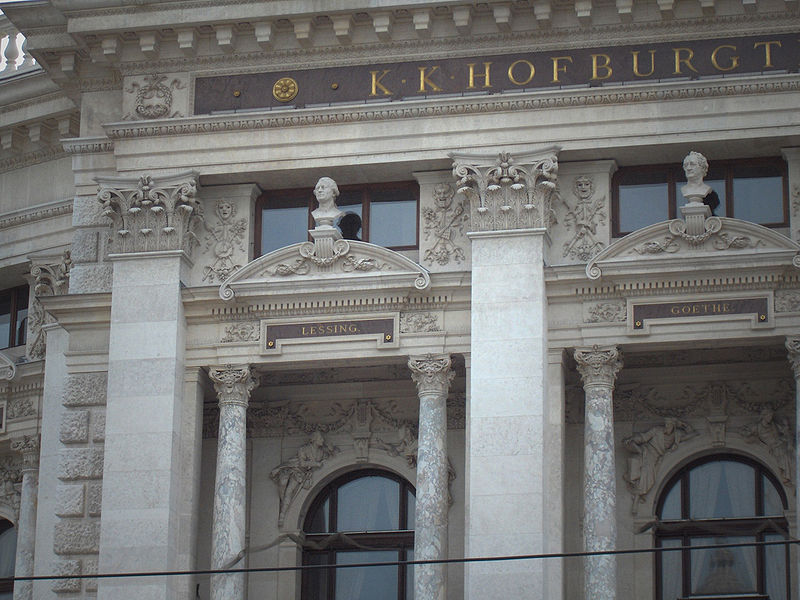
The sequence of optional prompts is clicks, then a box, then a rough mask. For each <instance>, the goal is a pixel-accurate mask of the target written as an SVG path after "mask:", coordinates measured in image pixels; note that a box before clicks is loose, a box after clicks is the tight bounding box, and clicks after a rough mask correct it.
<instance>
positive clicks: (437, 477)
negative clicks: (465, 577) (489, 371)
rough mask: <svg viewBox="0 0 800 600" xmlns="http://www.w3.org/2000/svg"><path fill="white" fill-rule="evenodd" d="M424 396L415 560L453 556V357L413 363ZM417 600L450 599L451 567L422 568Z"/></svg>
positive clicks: (418, 574) (417, 580) (430, 357)
mask: <svg viewBox="0 0 800 600" xmlns="http://www.w3.org/2000/svg"><path fill="white" fill-rule="evenodd" d="M408 365H409V368H410V369H411V372H412V377H413V378H414V381H415V382H416V384H417V389H418V391H419V438H418V448H419V449H418V452H417V498H416V515H415V530H416V531H415V538H414V558H415V560H424V559H443V558H446V557H447V509H448V504H447V391H448V388H449V384H450V381H452V379H453V376H454V375H455V373H453V372H452V371H450V357H449V356H433V355H428V356H426V357H420V358H413V357H412V358H411V359H410V360H409V363H408ZM414 594H415V595H414V597H415V598H416V599H417V600H444V599H445V596H446V583H445V565H443V564H434V565H417V566H416V567H415V570H414Z"/></svg>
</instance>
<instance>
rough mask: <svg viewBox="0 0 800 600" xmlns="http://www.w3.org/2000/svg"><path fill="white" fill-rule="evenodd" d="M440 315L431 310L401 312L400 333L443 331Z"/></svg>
mask: <svg viewBox="0 0 800 600" xmlns="http://www.w3.org/2000/svg"><path fill="white" fill-rule="evenodd" d="M441 330H442V328H441V325H440V324H439V316H438V315H437V314H435V313H431V312H416V311H415V312H403V313H400V333H422V332H431V331H441Z"/></svg>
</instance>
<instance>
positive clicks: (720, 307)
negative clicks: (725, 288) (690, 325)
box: [669, 302, 734, 316]
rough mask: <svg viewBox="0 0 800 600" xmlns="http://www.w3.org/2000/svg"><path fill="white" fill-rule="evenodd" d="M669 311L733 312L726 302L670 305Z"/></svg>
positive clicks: (685, 313) (722, 313)
mask: <svg viewBox="0 0 800 600" xmlns="http://www.w3.org/2000/svg"><path fill="white" fill-rule="evenodd" d="M669 312H670V313H671V314H673V315H676V316H677V315H725V314H730V313H732V312H734V309H733V307H732V306H731V305H730V304H729V303H728V302H704V303H702V304H681V305H679V306H671V307H670V309H669Z"/></svg>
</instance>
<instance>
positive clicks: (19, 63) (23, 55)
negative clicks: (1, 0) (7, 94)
mask: <svg viewBox="0 0 800 600" xmlns="http://www.w3.org/2000/svg"><path fill="white" fill-rule="evenodd" d="M38 66H39V65H37V64H36V61H35V60H33V57H32V56H31V55H30V54H28V52H27V41H26V40H25V38H24V37H23V36H22V34H21V33H20V32H19V31H17V29H16V27H14V26H13V25H12V24H11V21H9V20H8V18H7V17H6V16H5V15H2V14H0V79H4V78H6V77H9V76H11V75H14V74H15V73H20V72H23V71H30V70H32V69H36V68H38Z"/></svg>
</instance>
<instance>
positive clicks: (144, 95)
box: [125, 73, 185, 119]
mask: <svg viewBox="0 0 800 600" xmlns="http://www.w3.org/2000/svg"><path fill="white" fill-rule="evenodd" d="M166 79H167V77H166V75H159V74H157V73H153V74H152V75H146V76H145V78H144V81H145V83H144V84H143V85H140V84H138V83H136V82H133V83H131V85H130V87H129V88H128V89H127V90H125V91H126V92H128V93H129V94H133V93H135V94H136V108H134V111H135V113H136V117H138V118H140V119H160V118H162V117H178V116H181V115H180V113H179V112H178V111H175V112H173V113H171V114H170V111H171V110H172V92H173V90H181V89H183V88H184V87H185V86H184V84H183V83H182V82H181V81H180V80H179V79H173V80H172V81H171V82H170V83H169V85H166V84H165V83H164V81H165V80H166ZM128 116H130V115H128Z"/></svg>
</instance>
